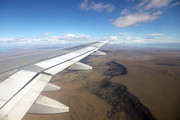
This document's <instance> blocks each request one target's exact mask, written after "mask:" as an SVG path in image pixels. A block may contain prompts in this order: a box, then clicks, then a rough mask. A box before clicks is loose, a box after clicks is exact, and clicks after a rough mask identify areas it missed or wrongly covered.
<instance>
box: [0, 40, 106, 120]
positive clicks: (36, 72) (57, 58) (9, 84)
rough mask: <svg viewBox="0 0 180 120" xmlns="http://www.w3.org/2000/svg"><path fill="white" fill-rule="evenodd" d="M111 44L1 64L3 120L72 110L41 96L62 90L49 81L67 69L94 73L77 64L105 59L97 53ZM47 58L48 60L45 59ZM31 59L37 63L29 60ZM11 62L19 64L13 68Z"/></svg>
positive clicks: (19, 119) (88, 67) (0, 95)
mask: <svg viewBox="0 0 180 120" xmlns="http://www.w3.org/2000/svg"><path fill="white" fill-rule="evenodd" d="M108 42H109V41H103V42H95V43H90V44H87V45H81V46H77V47H73V48H70V49H63V50H56V51H51V52H46V53H41V54H35V55H30V56H23V57H19V58H14V59H8V60H3V61H0V66H1V68H0V82H1V83H0V120H14V119H16V120H21V119H22V118H23V116H24V115H25V114H26V113H33V114H54V113H63V112H68V111H69V107H67V106H65V105H63V104H62V103H59V102H57V101H55V100H53V99H51V98H48V97H45V96H42V95H40V93H41V92H42V91H55V90H59V89H60V87H58V86H56V85H54V84H51V83H49V81H50V79H51V78H52V76H53V75H55V74H57V73H58V72H61V71H62V70H64V69H69V70H89V69H92V67H91V66H88V65H86V64H83V63H80V62H78V61H80V60H81V59H83V58H85V57H87V56H88V55H105V53H103V52H101V51H98V49H99V48H100V47H101V46H103V45H104V44H106V45H108ZM54 53H56V54H54ZM45 55H47V57H44V56H45ZM37 57H39V58H37ZM30 58H34V59H32V60H30ZM12 62H14V63H17V64H15V65H13V64H12ZM24 63H25V64H24ZM11 64H12V67H11V66H10V65H11ZM6 66H7V67H6ZM3 68H4V69H3Z"/></svg>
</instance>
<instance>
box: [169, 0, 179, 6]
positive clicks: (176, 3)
mask: <svg viewBox="0 0 180 120" xmlns="http://www.w3.org/2000/svg"><path fill="white" fill-rule="evenodd" d="M177 5H180V2H179V1H176V2H175V3H174V4H172V5H171V6H170V7H174V6H177Z"/></svg>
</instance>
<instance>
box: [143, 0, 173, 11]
mask: <svg viewBox="0 0 180 120" xmlns="http://www.w3.org/2000/svg"><path fill="white" fill-rule="evenodd" d="M172 1H173V0H152V1H151V2H150V3H149V4H148V5H147V6H146V7H145V9H147V10H149V9H152V8H161V7H167V6H168V5H169V3H170V2H172Z"/></svg>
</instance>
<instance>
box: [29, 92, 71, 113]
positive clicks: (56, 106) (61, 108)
mask: <svg viewBox="0 0 180 120" xmlns="http://www.w3.org/2000/svg"><path fill="white" fill-rule="evenodd" d="M63 112H69V107H67V106H65V105H64V104H62V103H60V102H58V101H55V100H53V99H51V98H48V97H46V96H43V95H40V96H39V97H38V99H37V100H36V101H35V102H34V104H33V105H32V106H31V108H30V109H29V110H28V113H32V114H55V113H63Z"/></svg>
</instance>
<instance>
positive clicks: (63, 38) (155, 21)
mask: <svg viewBox="0 0 180 120" xmlns="http://www.w3.org/2000/svg"><path fill="white" fill-rule="evenodd" d="M179 11H180V1H179V0H0V46H16V45H47V44H75V43H89V42H92V41H103V40H108V39H110V40H111V44H135V43H138V44H141V43H150V44H153V43H158V44H159V43H170V44H171V43H180V12H179Z"/></svg>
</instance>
